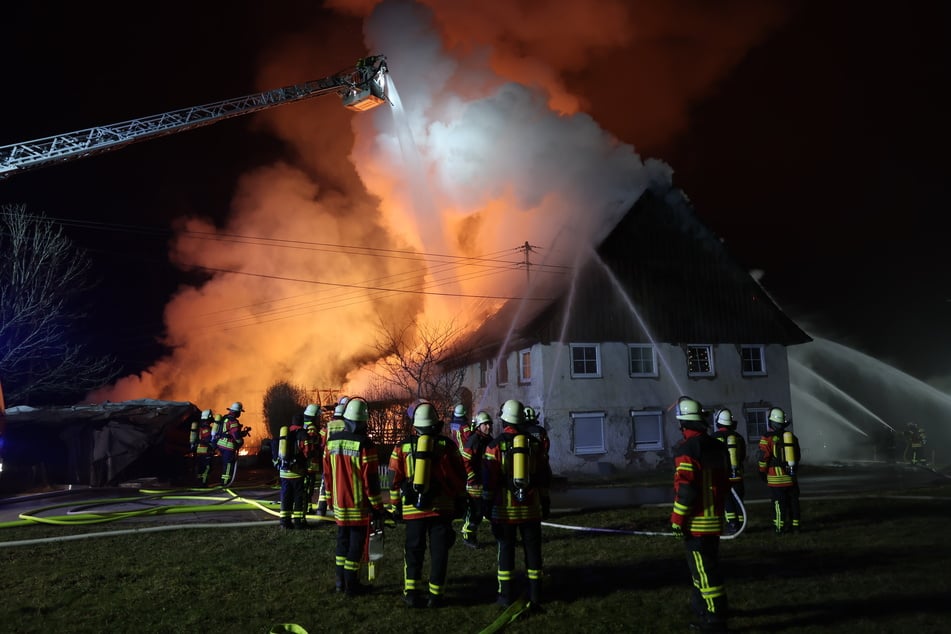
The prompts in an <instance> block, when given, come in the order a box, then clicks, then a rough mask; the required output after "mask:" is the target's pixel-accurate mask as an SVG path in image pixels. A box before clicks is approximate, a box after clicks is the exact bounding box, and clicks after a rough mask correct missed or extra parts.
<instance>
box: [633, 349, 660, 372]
mask: <svg viewBox="0 0 951 634" xmlns="http://www.w3.org/2000/svg"><path fill="white" fill-rule="evenodd" d="M628 353H629V354H630V360H631V367H630V372H631V376H657V350H656V349H655V348H654V346H652V345H651V344H641V343H632V344H630V345H628Z"/></svg>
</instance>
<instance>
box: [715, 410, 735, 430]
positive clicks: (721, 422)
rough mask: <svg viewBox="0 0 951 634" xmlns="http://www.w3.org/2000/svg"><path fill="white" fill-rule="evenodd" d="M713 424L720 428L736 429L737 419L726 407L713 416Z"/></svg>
mask: <svg viewBox="0 0 951 634" xmlns="http://www.w3.org/2000/svg"><path fill="white" fill-rule="evenodd" d="M713 422H714V423H716V424H717V426H719V427H736V419H735V418H733V412H731V411H730V410H728V409H727V408H725V407H724V408H722V409H718V410H717V411H716V413H715V414H714V415H713Z"/></svg>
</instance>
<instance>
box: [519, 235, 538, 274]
mask: <svg viewBox="0 0 951 634" xmlns="http://www.w3.org/2000/svg"><path fill="white" fill-rule="evenodd" d="M536 248H537V247H535V246H533V245H531V244H529V243H528V240H526V241H525V244H523V245H522V246H520V247H518V248H517V249H516V250H517V251H523V252H524V253H525V261H524V262H523V264H524V265H525V282H526V283H529V282H531V281H532V274H531V270H530V269H531V266H532V261H531V259H530V258H529V254H530V253H532V252H533V251H534V250H535V249H536Z"/></svg>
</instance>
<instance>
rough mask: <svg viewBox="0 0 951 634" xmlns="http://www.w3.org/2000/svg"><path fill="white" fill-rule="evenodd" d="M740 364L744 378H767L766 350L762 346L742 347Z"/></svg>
mask: <svg viewBox="0 0 951 634" xmlns="http://www.w3.org/2000/svg"><path fill="white" fill-rule="evenodd" d="M740 363H741V367H742V369H743V376H765V375H766V348H765V347H764V346H761V345H752V344H750V345H747V344H743V345H741V346H740Z"/></svg>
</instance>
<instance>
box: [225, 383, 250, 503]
mask: <svg viewBox="0 0 951 634" xmlns="http://www.w3.org/2000/svg"><path fill="white" fill-rule="evenodd" d="M242 412H244V405H242V404H241V401H235V402H234V403H232V404H231V407H229V408H228V413H227V414H225V415H224V416H223V417H222V419H221V423H220V427H219V429H220V431H219V437H218V443H217V444H218V451H220V452H221V486H230V485H231V483H232V481H233V480H234V477H235V475H236V472H237V464H238V451H239V450H240V449H241V446H242V445H243V444H244V438H245V436H247V435H248V434H249V433H250V432H251V428H250V427H244V426H243V425H242V424H241V423H239V422H238V418H239V417H240V416H241V413H242Z"/></svg>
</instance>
